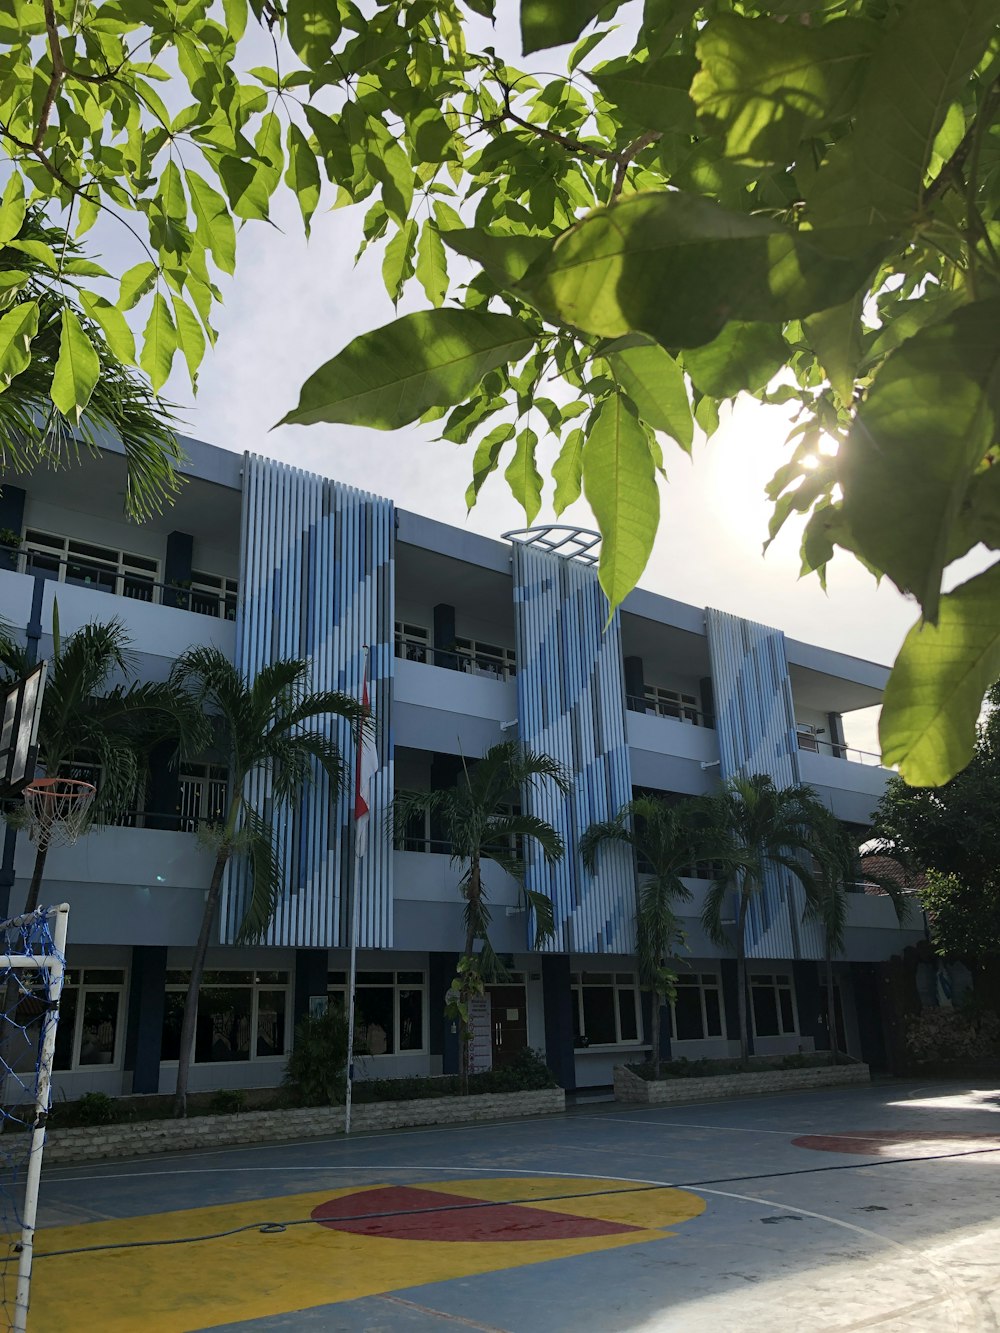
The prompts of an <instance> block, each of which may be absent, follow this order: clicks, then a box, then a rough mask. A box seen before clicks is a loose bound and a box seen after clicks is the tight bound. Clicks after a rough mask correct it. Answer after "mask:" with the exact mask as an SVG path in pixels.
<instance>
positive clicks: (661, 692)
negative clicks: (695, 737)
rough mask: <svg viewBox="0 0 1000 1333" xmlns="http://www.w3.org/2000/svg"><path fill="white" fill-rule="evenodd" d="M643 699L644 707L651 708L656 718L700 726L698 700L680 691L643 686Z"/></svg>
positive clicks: (664, 686) (663, 686) (646, 684)
mask: <svg viewBox="0 0 1000 1333" xmlns="http://www.w3.org/2000/svg"><path fill="white" fill-rule="evenodd" d="M643 699H644V701H645V704H646V707H647V708H649V707H652V709H653V712H654V713H655V714H656V715H657V717H667V718H672V719H673V721H675V722H685V723H690V724H691V725H692V726H695V727H698V726H700V725H701V708H700V704H699V702H698V699H697V698H696V696H695V695H693V694H688V693H687V692H686V691H684V690H681V689H671V688H670V687H669V686H666V685H650V684H649V682H648V681H647V682H645V683H644V685H643Z"/></svg>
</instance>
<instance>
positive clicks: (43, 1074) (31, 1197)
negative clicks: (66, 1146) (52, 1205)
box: [13, 903, 69, 1333]
mask: <svg viewBox="0 0 1000 1333" xmlns="http://www.w3.org/2000/svg"><path fill="white" fill-rule="evenodd" d="M54 910H55V925H54V928H53V931H52V943H53V946H54V948H55V952H56V954H57V955H58V957H60V958H63V959H64V958H65V957H66V930H67V926H68V925H69V905H68V904H67V903H61V904H60V905H59V906H58V907H57V908H55V909H54ZM65 976H66V968H65V964H64V965H63V966H62V967H59V968H53V969H52V970H51V973H50V979H49V985H48V998H49V1001H50V1003H51V1005H52V1007H51V1008H50V1009H48V1010H47V1011H46V1012H45V1014H44V1016H43V1018H42V1023H43V1028H42V1041H41V1048H40V1051H39V1057H38V1083H37V1086H36V1089H35V1123H34V1128H33V1129H32V1131H31V1149H30V1151H29V1154H28V1172H27V1175H26V1177H25V1182H24V1211H23V1213H22V1219H21V1255H20V1258H19V1260H18V1265H17V1297H16V1301H15V1306H14V1323H13V1333H26V1329H27V1327H28V1302H29V1300H30V1297H31V1260H32V1256H33V1253H34V1244H35V1219H36V1218H37V1216H38V1186H39V1184H40V1183H41V1178H42V1149H43V1148H44V1147H45V1120H46V1116H47V1114H48V1109H49V1096H50V1091H51V1086H52V1061H53V1057H54V1055H55V1049H56V1027H57V1026H58V1023H59V1001H60V998H61V997H62V989H63V981H64V979H65Z"/></svg>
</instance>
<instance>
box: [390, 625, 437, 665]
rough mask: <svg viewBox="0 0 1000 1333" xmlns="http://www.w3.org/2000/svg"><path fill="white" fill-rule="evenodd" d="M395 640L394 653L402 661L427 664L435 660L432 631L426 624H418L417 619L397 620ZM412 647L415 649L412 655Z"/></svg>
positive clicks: (394, 631)
mask: <svg viewBox="0 0 1000 1333" xmlns="http://www.w3.org/2000/svg"><path fill="white" fill-rule="evenodd" d="M393 641H394V642H393V653H394V654H395V656H396V657H398V658H400V660H401V661H404V662H420V663H423V664H424V665H427V664H428V663H431V662H433V660H434V648H433V646H432V644H431V632H430V630H429V629H428V627H427V626H426V625H418V624H417V623H416V621H409V620H395V621H393ZM410 649H413V650H414V652H413V655H412V656H411V654H410V651H409V650H410Z"/></svg>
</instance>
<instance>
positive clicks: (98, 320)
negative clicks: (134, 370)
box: [80, 291, 135, 366]
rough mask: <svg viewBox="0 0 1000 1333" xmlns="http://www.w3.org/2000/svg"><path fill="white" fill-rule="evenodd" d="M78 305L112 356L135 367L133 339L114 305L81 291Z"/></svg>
mask: <svg viewBox="0 0 1000 1333" xmlns="http://www.w3.org/2000/svg"><path fill="white" fill-rule="evenodd" d="M80 304H81V305H82V306H83V308H84V310H85V311H86V312H87V314H88V316H89V317H90V318H91V319H92V320H93V321H94V323H95V324H98V325H99V326H100V329H101V332H102V333H103V334H104V337H105V339H106V340H107V344H108V347H109V348H110V349H111V352H112V354H113V355H114V356H115V357H117V359H118V360H119V361H122V362H124V363H125V365H127V366H132V365H135V339H134V338H133V336H132V330H131V329H130V328H129V326H128V323H127V321H126V319H125V316H124V315H123V314H122V312H121V311H120V310H119V309H118V307H117V306H116V305H112V304H111V302H110V301H107V300H105V298H104V297H103V296H98V295H97V294H96V293H95V292H88V291H81V292H80Z"/></svg>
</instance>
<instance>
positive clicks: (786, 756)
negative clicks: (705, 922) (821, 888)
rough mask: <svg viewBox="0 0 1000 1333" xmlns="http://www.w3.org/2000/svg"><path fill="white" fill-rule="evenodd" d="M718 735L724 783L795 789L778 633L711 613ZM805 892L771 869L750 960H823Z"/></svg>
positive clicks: (753, 919)
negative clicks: (753, 779)
mask: <svg viewBox="0 0 1000 1333" xmlns="http://www.w3.org/2000/svg"><path fill="white" fill-rule="evenodd" d="M705 615H706V626H707V629H708V648H709V654H710V657H711V663H712V690H713V694H714V698H715V715H716V729H717V731H718V737H719V754H720V757H721V773H722V777H723V778H724V779H725V778H731V777H749V776H750V775H751V774H753V773H767V774H768V775H769V776H770V777H771V778H773V780H774V783H775V785H776V786H778V787H792V786H797V785H798V784H799V782H800V781H801V776H800V773H799V747H798V738H797V735H796V730H795V711H794V708H793V705H792V685H791V681H790V679H789V676H788V661H787V658H786V655H785V636H784V634H783V633H782V632H781V630H777V629H771V628H770V627H769V626H767V625H758V624H757V623H756V622H754V621H752V620H743V619H742V618H741V617H740V616H734V615H729V614H728V613H727V612H725V611H715V610H713V609H712V608H709V609H708V610H707V611H706V613H705ZM803 906H804V899H803V894H802V887H801V885H799V884H798V883H797V882H796V881H795V880H794V877H792V876H789V874H788V872H787V871H785V870H777V869H774V870H771V871H770V872H769V873H768V875H767V876H766V879H765V884H764V892H763V893H762V894H761V895H760V897H759V898H758V899H757V900H756V901H755V902H754V903H752V904H751V907H750V911H749V914H748V917H747V956H748V957H750V958H799V957H803V956H805V957H810V958H818V957H821V956H822V945H821V942H820V933H819V930H818V928H817V927H816V926H815V924H813V923H811V922H807V921H803Z"/></svg>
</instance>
